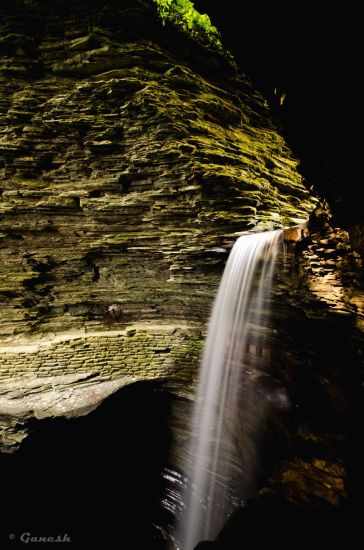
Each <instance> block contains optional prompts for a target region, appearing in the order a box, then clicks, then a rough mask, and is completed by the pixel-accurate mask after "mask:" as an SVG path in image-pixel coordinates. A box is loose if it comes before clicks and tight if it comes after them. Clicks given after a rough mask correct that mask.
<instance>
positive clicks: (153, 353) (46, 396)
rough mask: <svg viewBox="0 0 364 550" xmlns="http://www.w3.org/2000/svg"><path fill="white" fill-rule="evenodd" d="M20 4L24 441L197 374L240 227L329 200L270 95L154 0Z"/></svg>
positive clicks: (7, 209)
mask: <svg viewBox="0 0 364 550" xmlns="http://www.w3.org/2000/svg"><path fill="white" fill-rule="evenodd" d="M20 4H21V5H20ZM20 4H19V6H18V5H14V4H12V3H7V2H5V5H2V7H1V11H2V13H1V27H0V52H1V62H0V75H1V76H0V109H1V119H0V125H1V127H0V159H1V168H0V171H1V172H0V178H1V180H0V181H1V183H0V188H1V202H0V231H1V248H0V258H1V262H0V276H1V286H0V296H1V311H0V338H1V365H0V380H1V386H0V387H1V389H0V393H1V398H0V404H1V414H3V415H4V416H6V417H7V418H8V421H7V422H5V425H4V430H5V431H4V435H3V439H2V441H3V444H10V445H12V444H13V443H14V444H16V443H17V440H18V439H19V438H20V439H21V437H22V435H21V433H22V432H21V430H20V431H19V432H16V431H15V432H14V430H13V428H12V426H13V424H14V423H17V422H18V420H19V418H21V417H24V416H25V417H26V416H29V415H30V416H32V415H34V414H35V415H36V416H44V415H49V414H69V413H71V411H74V409H75V408H77V409H80V410H84V408H85V407H86V408H87V406H89V405H92V406H94V404H95V401H98V400H100V399H101V397H102V396H104V395H105V392H106V393H107V392H110V391H114V390H115V388H117V387H120V385H124V384H126V383H127V382H130V381H132V380H138V379H149V378H166V377H167V378H169V379H174V378H177V379H179V380H180V381H183V382H184V383H185V384H186V385H188V384H189V383H190V381H191V377H192V373H193V372H194V371H195V370H196V365H197V360H198V356H199V353H200V349H201V342H202V332H203V331H204V327H205V323H206V319H207V316H208V312H209V308H210V306H211V301H212V298H213V295H214V292H215V289H216V285H217V283H218V281H219V278H220V275H221V272H222V269H223V265H224V262H225V260H226V257H227V254H228V250H229V248H230V247H231V244H232V242H233V241H234V239H235V238H236V236H237V235H238V234H239V233H240V232H242V231H250V230H255V231H256V230H264V229H267V228H273V227H282V226H292V225H297V224H300V223H302V222H305V221H306V220H307V218H308V216H309V213H310V212H311V211H312V209H313V207H314V204H315V199H313V198H312V197H311V196H310V195H309V193H308V191H307V189H306V186H305V185H304V182H303V180H302V177H301V175H300V174H299V172H298V170H297V164H298V162H297V160H296V159H295V158H294V157H293V155H292V153H291V151H290V150H289V148H288V146H287V144H286V143H285V140H284V139H283V137H282V135H281V134H280V132H279V131H278V129H277V127H276V125H275V123H274V122H273V121H272V118H271V115H270V113H269V109H268V106H267V103H266V102H265V100H264V99H263V98H262V97H261V96H260V95H259V93H257V92H256V91H255V90H254V89H253V88H252V86H251V85H250V83H249V81H248V80H247V79H246V78H245V77H242V76H239V74H238V73H237V72H236V69H235V68H234V67H233V66H232V65H231V64H230V62H229V61H228V60H226V59H224V58H223V57H222V56H221V55H220V54H218V53H216V52H211V51H209V50H208V49H206V48H205V49H204V48H203V47H202V46H201V45H199V44H198V43H197V42H193V41H191V39H190V38H189V37H187V36H183V34H181V33H180V32H179V31H178V30H171V29H169V30H168V29H165V28H164V27H163V26H162V25H161V23H160V21H159V20H158V17H157V14H156V11H155V8H154V5H153V3H151V2H150V3H148V2H139V1H134V2H129V3H127V4H125V3H124V4H121V3H120V2H108V3H100V4H99V5H97V4H95V5H94V4H93V6H94V7H91V6H90V4H89V3H88V2H86V1H82V0H78V1H77V2H72V3H71V2H68V1H61V2H56V3H52V5H50V4H49V3H48V2H42V1H35V2H26V1H24V2H21V3H20ZM171 33H174V34H173V37H174V40H171V36H172V35H171ZM171 44H173V47H172V45H171ZM49 384H51V387H52V391H49V389H48V388H49V387H50V386H49ZM95 391H96V394H94V393H93V392H95ZM99 391H100V392H101V395H99V393H98V392H99ZM79 393H80V394H82V396H83V397H82V398H81V396H80V395H79ZM95 395H96V396H97V397H95ZM15 398H16V399H15ZM16 419H18V420H16ZM13 438H14V439H13Z"/></svg>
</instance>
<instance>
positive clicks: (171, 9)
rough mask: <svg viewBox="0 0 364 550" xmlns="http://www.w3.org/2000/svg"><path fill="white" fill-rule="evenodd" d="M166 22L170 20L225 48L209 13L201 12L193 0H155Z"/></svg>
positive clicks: (220, 47) (187, 30)
mask: <svg viewBox="0 0 364 550" xmlns="http://www.w3.org/2000/svg"><path fill="white" fill-rule="evenodd" d="M154 3H155V4H156V5H157V8H158V13H159V15H160V17H161V19H162V21H163V23H165V22H166V21H169V22H171V23H173V24H175V25H177V26H178V27H180V28H182V29H183V30H184V31H186V32H188V33H190V34H191V35H193V36H195V37H202V38H204V39H205V40H207V42H208V43H210V44H211V45H214V46H216V47H217V48H218V49H221V50H223V49H224V48H223V45H222V43H221V37H220V33H219V31H218V30H217V28H216V27H215V26H214V25H213V24H212V23H211V20H210V18H209V16H208V15H206V14H201V13H199V12H198V11H197V10H196V8H195V7H194V5H193V3H192V2H191V0H154Z"/></svg>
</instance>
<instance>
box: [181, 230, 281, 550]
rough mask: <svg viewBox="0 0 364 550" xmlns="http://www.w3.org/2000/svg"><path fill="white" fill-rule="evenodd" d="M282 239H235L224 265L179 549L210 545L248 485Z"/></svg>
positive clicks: (272, 235) (268, 235)
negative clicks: (259, 383) (259, 384)
mask: <svg viewBox="0 0 364 550" xmlns="http://www.w3.org/2000/svg"><path fill="white" fill-rule="evenodd" d="M282 241H283V239H282V231H269V232H264V233H255V234H250V235H246V236H242V237H240V238H239V239H238V240H237V241H236V243H235V244H234V246H233V248H232V250H231V253H230V256H229V258H228V261H227V264H226V267H225V271H224V274H223V277H222V280H221V283H220V287H219V290H218V293H217V296H216V299H215V302H214V306H213V310H212V315H211V318H210V321H209V326H208V334H207V339H206V344H205V349H204V353H203V357H202V365H201V369H200V379H199V383H198V390H197V399H196V402H195V407H194V411H193V419H192V428H191V431H192V437H191V443H190V448H189V452H188V457H189V462H190V464H189V467H187V473H188V477H189V480H190V482H189V484H188V487H187V489H186V492H185V495H184V499H183V500H184V510H183V513H182V518H181V520H180V522H179V527H178V529H177V537H176V538H177V540H178V541H179V542H178V547H179V548H181V550H193V548H194V547H195V546H196V544H197V543H198V542H199V541H201V540H211V539H214V538H215V537H216V536H217V534H218V533H219V531H220V530H221V528H222V526H223V524H224V523H225V521H226V519H227V516H228V515H229V513H230V512H231V511H232V507H233V504H232V502H233V498H234V497H235V498H237V499H239V500H242V499H245V498H247V496H249V495H250V494H251V492H252V491H253V487H254V479H255V467H256V466H255V465H256V456H255V444H254V437H255V436H256V433H257V431H258V428H259V421H260V418H261V417H262V410H261V409H262V407H264V404H261V403H260V402H259V395H257V392H256V379H257V376H258V375H259V372H262V370H263V371H264V367H265V365H266V364H267V362H268V361H269V346H268V340H267V337H268V336H269V327H268V323H269V301H270V295H271V287H272V279H273V274H274V267H275V261H276V257H277V254H278V252H279V250H280V246H281V243H282Z"/></svg>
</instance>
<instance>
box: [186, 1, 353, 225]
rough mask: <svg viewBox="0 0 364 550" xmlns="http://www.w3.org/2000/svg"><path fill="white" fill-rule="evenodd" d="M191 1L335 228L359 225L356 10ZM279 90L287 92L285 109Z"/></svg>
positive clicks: (339, 5) (342, 6) (345, 6)
mask: <svg viewBox="0 0 364 550" xmlns="http://www.w3.org/2000/svg"><path fill="white" fill-rule="evenodd" d="M194 3H195V6H196V8H197V9H198V10H199V11H201V12H204V13H208V14H209V15H210V17H211V19H212V22H213V23H214V24H215V25H216V26H217V27H218V29H219V31H220V32H221V34H222V38H223V43H224V44H225V45H226V46H227V47H228V48H229V49H230V51H231V52H232V53H233V55H234V57H235V59H236V61H237V62H238V64H239V67H240V68H241V70H242V71H243V72H245V73H247V74H248V76H250V77H251V79H252V80H253V81H254V82H255V84H256V85H257V86H258V88H259V89H260V90H261V91H262V92H263V93H264V94H265V96H266V97H267V98H268V99H269V100H270V102H271V104H272V105H273V107H274V108H275V109H276V111H277V115H278V119H279V120H280V121H281V123H282V125H283V127H284V130H285V132H286V135H287V137H288V140H289V142H290V145H291V147H293V149H294V151H295V153H296V155H298V157H299V158H300V159H301V161H302V165H301V170H302V172H303V174H304V175H305V177H306V178H307V180H308V183H309V184H313V185H314V186H315V189H316V191H317V192H319V193H320V194H321V195H322V196H323V197H324V198H326V199H327V200H328V201H329V203H330V205H331V207H332V208H333V210H334V213H335V214H336V219H337V223H338V225H343V226H345V225H351V224H353V223H358V222H360V221H362V220H363V218H364V216H363V213H362V205H361V200H362V192H361V187H362V183H361V181H360V168H359V167H360V159H361V156H362V152H361V143H362V138H361V137H360V135H361V123H360V122H359V111H360V110H361V100H360V98H359V93H358V81H359V78H358V77H359V72H360V69H359V67H360V66H361V65H362V60H360V59H359V57H360V54H359V52H360V51H361V49H362V48H361V47H360V36H361V34H362V33H361V31H360V29H359V28H358V27H359V24H360V16H359V14H358V12H357V11H355V9H354V8H353V5H350V3H343V2H340V3H334V2H331V3H320V2H317V3H315V4H313V5H310V4H309V3H307V2H304V3H303V2H302V3H301V2H299V3H297V2H294V3H290V4H288V3H287V5H286V4H285V3H279V2H274V3H266V4H263V3H257V2H253V3H246V2H238V1H236V0H225V1H224V2H217V1H212V0H195V2H194ZM275 88H276V89H277V92H278V95H279V94H281V93H285V94H286V99H285V102H284V103H283V106H282V107H281V106H280V105H279V98H278V97H277V96H276V95H275V94H274V89H275ZM358 137H359V139H358ZM356 144H358V145H359V150H358V151H356Z"/></svg>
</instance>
